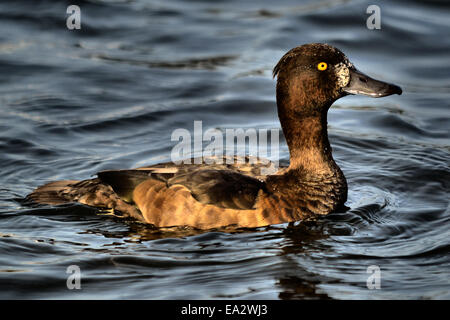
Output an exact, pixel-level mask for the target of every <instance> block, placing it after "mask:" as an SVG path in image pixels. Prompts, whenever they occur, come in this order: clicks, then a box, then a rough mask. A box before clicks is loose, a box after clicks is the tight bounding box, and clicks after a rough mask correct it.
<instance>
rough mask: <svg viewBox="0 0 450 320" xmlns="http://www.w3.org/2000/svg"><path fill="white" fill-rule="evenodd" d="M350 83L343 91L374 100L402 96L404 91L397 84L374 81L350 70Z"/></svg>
mask: <svg viewBox="0 0 450 320" xmlns="http://www.w3.org/2000/svg"><path fill="white" fill-rule="evenodd" d="M349 71H350V81H349V83H348V85H347V86H346V87H344V88H343V90H344V91H345V92H346V93H348V94H362V95H365V96H370V97H373V98H380V97H385V96H390V95H391V94H402V89H401V88H400V87H399V86H396V85H395V84H391V83H387V82H383V81H379V80H375V79H372V78H371V77H369V76H368V75H365V74H364V73H362V72H360V71H358V70H356V69H353V70H352V69H350V70H349Z"/></svg>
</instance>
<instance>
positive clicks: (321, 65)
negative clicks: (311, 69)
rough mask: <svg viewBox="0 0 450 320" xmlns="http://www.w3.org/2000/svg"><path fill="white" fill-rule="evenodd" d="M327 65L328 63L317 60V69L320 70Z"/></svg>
mask: <svg viewBox="0 0 450 320" xmlns="http://www.w3.org/2000/svg"><path fill="white" fill-rule="evenodd" d="M327 67H328V65H327V63H326V62H319V64H318V65H317V69H319V70H320V71H323V70H327Z"/></svg>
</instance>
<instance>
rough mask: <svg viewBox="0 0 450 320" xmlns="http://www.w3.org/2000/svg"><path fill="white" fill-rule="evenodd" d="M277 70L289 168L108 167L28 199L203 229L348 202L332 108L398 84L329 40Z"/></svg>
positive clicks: (300, 214) (318, 211)
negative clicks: (332, 140)
mask: <svg viewBox="0 0 450 320" xmlns="http://www.w3.org/2000/svg"><path fill="white" fill-rule="evenodd" d="M323 62H325V64H323ZM319 63H322V64H321V67H320V68H319V67H318V64H319ZM325 65H326V67H325V69H324V66H325ZM275 76H277V77H278V79H277V90H276V96H277V106H278V115H279V118H280V123H281V127H282V129H283V133H284V135H285V137H286V142H287V144H288V147H289V152H290V165H289V167H285V168H280V169H279V170H278V172H276V173H274V174H271V175H264V174H262V171H261V169H263V168H267V167H269V166H270V163H269V164H268V163H267V162H264V163H263V162H260V161H256V162H254V161H249V158H248V157H247V158H246V161H245V163H240V162H239V161H233V164H227V163H229V161H228V162H227V161H223V163H224V164H214V165H207V164H204V163H202V164H193V165H189V164H181V165H174V164H173V163H163V164H158V165H155V166H152V167H143V168H137V169H133V170H110V171H103V172H100V173H98V177H97V178H95V179H91V180H84V181H72V180H68V181H57V182H51V183H48V184H46V185H44V186H41V187H39V188H37V189H36V190H34V191H33V192H32V193H31V194H30V195H29V196H28V199H30V200H32V201H33V202H37V203H43V204H61V203H65V202H80V203H83V204H86V205H89V206H93V207H99V208H109V209H114V210H115V211H117V212H120V214H121V216H124V217H132V218H134V219H136V220H138V221H141V222H145V223H149V224H153V225H155V226H156V227H172V226H191V227H195V228H200V229H210V228H219V227H225V226H237V227H259V226H266V225H271V224H278V223H284V222H292V221H298V220H301V219H304V218H306V217H310V216H313V215H324V214H328V213H330V212H333V211H336V210H338V209H339V208H341V207H343V206H344V203H345V201H346V199H347V182H346V179H345V177H344V175H343V173H342V171H341V170H340V168H339V167H338V166H337V164H336V163H335V162H334V160H333V157H332V153H331V147H330V144H329V141H328V133H327V112H328V109H329V108H330V107H331V105H332V103H333V102H334V101H336V100H337V99H339V98H340V97H342V96H344V95H346V94H365V95H370V96H373V97H381V96H386V95H390V94H393V93H398V94H401V89H400V88H399V87H397V86H394V85H391V84H387V83H383V82H380V81H377V80H374V79H371V78H369V77H367V76H366V75H364V74H362V73H360V72H359V71H357V70H356V69H355V68H354V66H353V65H352V64H351V63H350V62H349V61H348V59H347V58H346V57H345V55H344V54H343V53H342V52H341V51H339V50H338V49H336V48H334V47H332V46H329V45H326V44H308V45H303V46H300V47H297V48H294V49H292V50H290V51H289V52H288V53H286V54H285V55H284V56H283V57H282V58H281V60H280V61H279V63H278V64H277V65H276V67H275V68H274V77H275ZM235 160H237V159H235Z"/></svg>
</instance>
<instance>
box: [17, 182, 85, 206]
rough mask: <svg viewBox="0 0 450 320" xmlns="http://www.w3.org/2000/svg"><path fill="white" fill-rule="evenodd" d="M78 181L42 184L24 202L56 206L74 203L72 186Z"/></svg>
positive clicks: (74, 193)
mask: <svg viewBox="0 0 450 320" xmlns="http://www.w3.org/2000/svg"><path fill="white" fill-rule="evenodd" d="M79 182H80V181H77V180H62V181H54V182H49V183H47V184H44V185H43V186H40V187H38V188H36V189H35V190H33V192H32V193H30V194H29V195H28V196H27V197H26V200H28V201H30V202H34V203H39V204H50V205H57V204H62V203H67V202H76V201H77V200H78V199H76V194H77V193H76V192H74V191H75V190H74V187H73V185H76V184H77V183H79Z"/></svg>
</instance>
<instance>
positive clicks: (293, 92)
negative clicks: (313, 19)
mask: <svg viewBox="0 0 450 320" xmlns="http://www.w3.org/2000/svg"><path fill="white" fill-rule="evenodd" d="M273 75H274V77H275V76H277V100H278V105H279V107H281V108H282V109H283V110H280V111H282V112H283V113H285V115H288V114H289V113H291V114H301V115H303V116H309V115H315V114H323V113H324V112H325V113H326V111H327V110H328V108H329V107H330V106H331V104H332V103H333V102H334V101H336V100H337V99H339V98H341V97H343V96H345V95H348V94H361V95H366V96H370V97H374V98H379V97H384V96H388V95H391V94H395V93H396V94H401V93H402V89H401V88H400V87H398V86H396V85H393V84H390V83H386V82H382V81H379V80H375V79H372V78H370V77H369V76H367V75H365V74H364V73H362V72H360V71H358V69H356V67H355V66H354V65H353V64H352V63H351V62H350V61H349V60H348V58H347V57H346V56H345V54H344V53H342V52H341V51H340V50H339V49H337V48H335V47H333V46H330V45H328V44H321V43H313V44H305V45H302V46H300V47H296V48H294V49H292V50H290V51H289V52H287V53H286V54H285V55H284V56H283V57H282V58H281V59H280V61H279V62H278V64H277V65H276V66H275V68H274V70H273Z"/></svg>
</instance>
